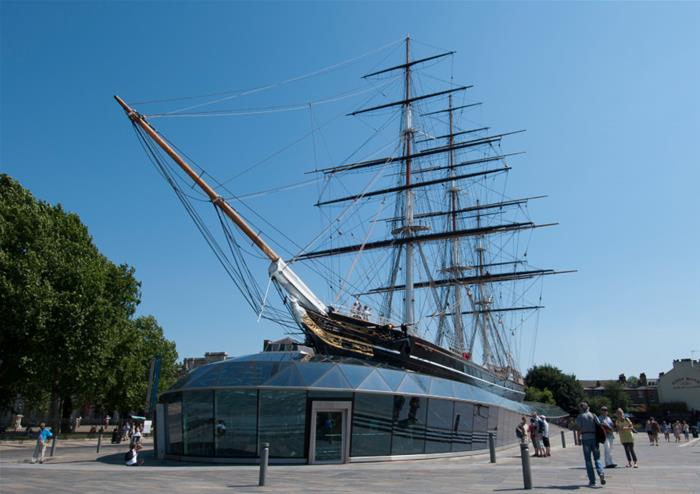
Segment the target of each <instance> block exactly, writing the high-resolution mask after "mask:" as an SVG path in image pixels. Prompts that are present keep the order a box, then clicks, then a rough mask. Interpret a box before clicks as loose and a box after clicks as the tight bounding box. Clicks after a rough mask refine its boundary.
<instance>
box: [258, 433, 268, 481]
mask: <svg viewBox="0 0 700 494" xmlns="http://www.w3.org/2000/svg"><path fill="white" fill-rule="evenodd" d="M262 448H263V450H262V455H260V480H259V481H258V485H259V486H261V487H262V486H264V485H265V480H266V477H267V462H268V460H269V458H270V443H262Z"/></svg>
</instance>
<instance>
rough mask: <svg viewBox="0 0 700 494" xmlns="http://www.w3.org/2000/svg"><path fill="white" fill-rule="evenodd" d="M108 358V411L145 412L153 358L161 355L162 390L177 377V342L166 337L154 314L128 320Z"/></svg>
mask: <svg viewBox="0 0 700 494" xmlns="http://www.w3.org/2000/svg"><path fill="white" fill-rule="evenodd" d="M115 350H116V351H114V352H113V353H112V354H111V356H110V357H109V358H108V359H107V360H106V363H107V367H108V368H107V369H106V371H107V372H106V373H105V374H106V375H107V376H108V377H107V380H106V382H105V383H104V390H105V393H104V398H103V405H104V407H105V408H106V409H107V410H118V411H120V412H121V413H122V414H125V413H128V412H129V411H137V412H139V413H142V412H143V410H144V407H145V404H146V391H147V387H148V377H149V371H150V366H151V361H152V359H153V358H154V357H160V360H161V364H160V385H159V389H160V390H165V389H167V388H169V387H170V386H172V385H173V384H174V383H175V380H176V379H177V376H178V372H179V368H178V365H177V351H176V349H175V343H174V342H172V341H169V340H167V339H165V337H164V336H163V328H161V327H160V325H159V324H158V322H157V321H156V319H155V318H154V317H153V316H145V317H139V318H137V319H136V320H133V321H129V324H128V325H127V326H126V327H125V328H124V330H123V332H122V333H121V335H120V339H119V341H118V343H117V347H116V349H115Z"/></svg>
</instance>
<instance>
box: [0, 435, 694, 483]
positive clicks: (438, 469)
mask: <svg viewBox="0 0 700 494" xmlns="http://www.w3.org/2000/svg"><path fill="white" fill-rule="evenodd" d="M567 439H569V438H567ZM554 445H555V447H554V448H553V451H552V456H551V457H549V458H531V459H530V463H531V466H532V479H533V486H534V489H533V491H534V492H550V493H555V492H556V493H561V492H562V491H576V490H579V489H582V490H584V491H586V490H588V488H587V487H586V486H587V483H588V481H587V477H586V471H585V468H584V466H583V455H582V453H581V448H580V447H577V446H573V445H572V444H571V443H570V441H569V447H567V448H566V449H562V448H561V447H559V446H558V445H559V442H558V441H555V442H554ZM644 446H646V445H645V444H644V443H642V442H639V443H638V444H637V446H636V449H637V456H638V457H639V462H640V468H639V469H632V468H624V464H625V461H624V452H623V450H622V448H621V447H620V445H619V443H616V445H615V447H614V449H613V456H614V459H615V460H616V461H617V462H618V464H620V466H621V468H615V469H607V470H606V479H607V484H606V486H605V487H603V488H602V489H604V490H605V491H606V492H614V493H619V494H646V493H649V494H652V493H653V494H658V493H673V494H675V493H678V494H680V493H683V494H688V493H695V494H700V442H698V440H693V441H691V442H689V443H681V444H680V445H679V444H675V443H670V444H662V445H661V446H659V447H655V448H649V447H644ZM146 447H147V449H146V450H144V455H143V456H144V458H145V460H146V465H145V466H143V467H133V468H129V467H125V466H124V465H123V464H122V458H123V455H124V452H125V451H126V446H125V445H111V444H103V445H102V450H101V452H100V454H99V455H98V454H97V453H96V441H95V440H93V441H86V440H82V441H80V440H76V441H65V442H61V441H59V444H58V446H57V449H56V456H55V457H54V458H51V459H49V461H48V462H47V463H45V464H43V465H32V464H30V463H29V457H30V456H31V453H32V451H33V443H29V442H24V444H17V443H5V444H0V492H2V493H3V494H5V493H8V494H9V493H12V494H14V493H17V494H35V493H36V494H38V493H44V492H54V493H71V494H74V493H94V492H101V493H107V494H112V493H114V494H117V493H118V494H123V492H124V489H125V488H127V489H131V488H135V489H137V490H138V491H139V492H148V493H163V494H180V493H182V494H193V493H206V494H209V493H217V494H218V493H238V492H240V493H289V494H297V493H299V494H301V493H304V494H310V493H324V494H325V493H366V492H370V493H377V494H382V493H396V494H426V493H431V492H440V493H446V494H450V493H455V494H456V493H460V494H469V493H485V492H494V493H501V492H502V493H509V492H516V491H522V490H523V478H522V469H521V461H520V457H519V451H518V448H510V449H505V450H499V451H498V453H497V458H498V459H497V463H496V464H490V463H489V456H488V454H483V455H475V456H471V457H463V458H449V459H434V460H423V461H395V462H384V463H351V464H345V465H295V466H291V465H289V466H288V465H284V466H278V465H272V466H270V468H269V471H268V481H269V482H268V483H269V485H267V486H265V487H262V488H261V487H258V485H257V484H258V467H257V466H254V465H241V466H234V465H207V464H199V463H198V464H194V463H192V464H186V463H185V464H183V463H179V462H174V461H159V460H156V459H154V458H153V456H152V451H151V450H149V449H148V448H149V447H150V445H149V443H147V445H146ZM599 488H600V487H599Z"/></svg>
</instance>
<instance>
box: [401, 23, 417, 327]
mask: <svg viewBox="0 0 700 494" xmlns="http://www.w3.org/2000/svg"><path fill="white" fill-rule="evenodd" d="M410 42H411V38H410V37H409V36H406V68H405V89H406V91H405V98H404V99H405V101H406V103H405V104H404V108H403V112H404V117H405V121H404V130H403V139H404V156H406V202H405V205H404V235H405V236H407V237H409V238H410V237H411V236H412V235H413V231H412V228H413V191H412V190H411V188H410V185H411V141H412V140H413V122H412V115H411V101H410V99H411V65H410V61H411V60H410ZM405 277H406V291H405V292H404V297H405V298H404V313H403V323H404V324H405V325H406V327H407V328H408V330H409V332H411V333H414V332H415V327H414V325H415V321H414V311H413V306H414V294H413V242H412V241H410V240H409V241H408V242H407V243H406V264H405Z"/></svg>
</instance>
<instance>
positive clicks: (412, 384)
mask: <svg viewBox="0 0 700 494" xmlns="http://www.w3.org/2000/svg"><path fill="white" fill-rule="evenodd" d="M397 391H399V392H400V393H404V394H423V393H425V392H426V390H425V389H423V387H422V386H421V385H420V384H419V382H418V380H417V379H416V378H415V376H412V375H411V374H406V376H405V377H404V379H403V381H401V384H400V385H399V387H398V389H397Z"/></svg>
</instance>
